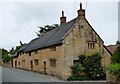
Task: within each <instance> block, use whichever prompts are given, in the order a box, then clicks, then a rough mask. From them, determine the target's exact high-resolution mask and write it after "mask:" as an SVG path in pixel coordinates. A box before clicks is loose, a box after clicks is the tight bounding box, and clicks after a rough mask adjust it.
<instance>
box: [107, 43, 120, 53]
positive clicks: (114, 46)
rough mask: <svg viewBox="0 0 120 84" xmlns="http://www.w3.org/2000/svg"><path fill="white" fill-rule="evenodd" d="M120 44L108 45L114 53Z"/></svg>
mask: <svg viewBox="0 0 120 84" xmlns="http://www.w3.org/2000/svg"><path fill="white" fill-rule="evenodd" d="M118 46H119V45H108V46H106V47H107V49H108V50H109V51H110V52H111V53H112V54H113V53H114V52H115V50H116V49H117V47H118Z"/></svg>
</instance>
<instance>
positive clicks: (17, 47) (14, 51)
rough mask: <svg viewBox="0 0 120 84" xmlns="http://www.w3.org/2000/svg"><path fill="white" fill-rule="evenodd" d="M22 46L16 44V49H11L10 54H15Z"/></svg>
mask: <svg viewBox="0 0 120 84" xmlns="http://www.w3.org/2000/svg"><path fill="white" fill-rule="evenodd" d="M21 47H22V46H21V45H20V46H16V48H15V50H13V51H11V52H10V54H15V53H16V52H17V51H18V50H19V49H20V48H21Z"/></svg>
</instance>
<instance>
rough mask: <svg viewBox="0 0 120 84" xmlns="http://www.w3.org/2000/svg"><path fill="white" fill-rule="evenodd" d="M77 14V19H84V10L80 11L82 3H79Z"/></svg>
mask: <svg viewBox="0 0 120 84" xmlns="http://www.w3.org/2000/svg"><path fill="white" fill-rule="evenodd" d="M77 12H78V17H80V18H85V10H84V9H82V3H80V9H79V10H78V11H77Z"/></svg>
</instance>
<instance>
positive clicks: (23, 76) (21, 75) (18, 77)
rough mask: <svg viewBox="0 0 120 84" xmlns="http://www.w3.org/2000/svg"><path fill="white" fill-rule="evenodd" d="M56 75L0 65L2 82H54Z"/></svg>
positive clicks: (56, 79)
mask: <svg viewBox="0 0 120 84" xmlns="http://www.w3.org/2000/svg"><path fill="white" fill-rule="evenodd" d="M56 81H62V80H59V79H58V78H56V77H52V76H48V75H43V74H38V73H35V72H31V71H24V70H20V69H14V68H8V67H2V82H56Z"/></svg>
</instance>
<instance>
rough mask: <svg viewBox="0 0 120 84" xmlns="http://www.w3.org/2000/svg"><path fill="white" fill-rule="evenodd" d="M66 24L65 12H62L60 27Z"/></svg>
mask: <svg viewBox="0 0 120 84" xmlns="http://www.w3.org/2000/svg"><path fill="white" fill-rule="evenodd" d="M64 23H66V17H65V16H64V11H62V17H60V25H62V24H64Z"/></svg>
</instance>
